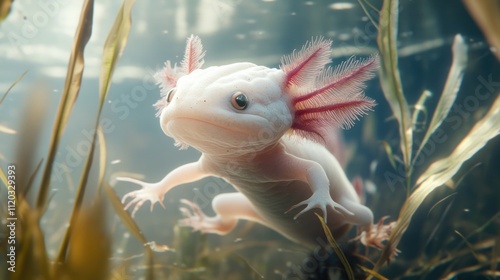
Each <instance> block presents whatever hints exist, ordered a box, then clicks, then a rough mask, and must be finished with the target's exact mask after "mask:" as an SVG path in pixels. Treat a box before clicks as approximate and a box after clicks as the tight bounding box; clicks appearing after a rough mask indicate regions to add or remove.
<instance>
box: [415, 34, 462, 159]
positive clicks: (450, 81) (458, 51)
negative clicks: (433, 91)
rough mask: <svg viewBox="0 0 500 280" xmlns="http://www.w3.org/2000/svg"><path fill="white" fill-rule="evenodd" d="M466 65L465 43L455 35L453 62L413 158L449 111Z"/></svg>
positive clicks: (460, 37)
mask: <svg viewBox="0 0 500 280" xmlns="http://www.w3.org/2000/svg"><path fill="white" fill-rule="evenodd" d="M466 66H467V45H465V42H464V39H463V37H462V36H460V35H456V36H455V39H454V40H453V62H452V64H451V67H450V71H449V72H448V78H447V79H446V84H445V86H444V89H443V93H441V98H439V102H438V104H437V106H436V109H435V110H434V114H433V116H432V119H431V122H430V124H429V127H428V128H427V132H426V133H425V136H424V138H423V139H422V143H421V144H420V147H419V148H418V151H417V153H416V154H415V158H416V157H417V156H418V155H419V154H420V152H421V151H422V149H423V148H424V146H425V144H426V143H427V141H428V140H429V138H430V137H431V135H432V134H433V133H434V131H436V129H437V128H438V127H439V126H440V125H441V123H442V122H443V120H444V119H445V118H446V116H447V115H448V113H449V112H450V109H451V105H453V103H454V102H455V99H456V97H457V93H458V90H459V89H460V85H461V84H462V78H463V76H464V70H465V67H466Z"/></svg>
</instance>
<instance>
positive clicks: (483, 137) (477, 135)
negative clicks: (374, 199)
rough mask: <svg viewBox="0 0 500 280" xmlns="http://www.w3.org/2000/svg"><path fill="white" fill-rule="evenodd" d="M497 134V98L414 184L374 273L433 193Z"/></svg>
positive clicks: (499, 129)
mask: <svg viewBox="0 0 500 280" xmlns="http://www.w3.org/2000/svg"><path fill="white" fill-rule="evenodd" d="M499 133H500V96H498V97H497V98H496V100H495V101H494V102H493V105H492V106H491V108H490V110H489V111H488V113H487V114H486V115H485V116H484V117H483V118H482V119H481V120H479V121H478V122H477V123H476V124H475V125H474V126H473V127H472V129H471V130H470V131H469V133H468V134H467V135H466V136H465V137H464V138H463V139H462V141H460V143H459V144H458V145H457V147H456V148H455V149H454V150H453V152H452V153H451V154H450V155H449V156H447V157H446V158H442V159H440V160H437V161H435V162H434V163H432V164H431V165H430V166H429V167H428V168H427V170H425V171H424V173H423V174H422V175H420V177H419V178H418V180H417V184H419V186H418V187H417V188H416V189H415V191H414V192H413V193H412V195H411V196H410V197H409V198H408V199H407V200H406V202H405V203H404V205H403V207H402V208H401V211H400V213H399V218H398V221H397V223H396V227H395V228H394V229H393V231H392V233H391V236H390V238H389V240H388V242H387V244H386V247H385V248H384V250H383V252H382V255H381V257H380V259H379V261H378V262H377V264H376V266H375V268H376V269H375V270H377V268H380V266H381V265H382V264H383V263H384V262H385V260H386V259H388V258H389V257H390V256H391V254H392V252H393V251H394V250H395V249H396V247H397V245H398V243H399V240H400V239H401V237H402V236H403V233H404V232H405V231H406V228H407V227H408V225H409V224H410V220H411V218H412V217H413V214H414V213H415V211H416V210H417V208H418V207H419V206H420V204H421V203H422V202H423V201H424V199H425V198H426V197H427V195H429V194H430V193H431V192H432V191H433V190H434V189H436V188H437V187H439V186H442V185H443V184H445V183H446V182H447V181H448V180H450V179H451V178H452V177H453V176H454V175H455V174H456V173H457V171H458V170H459V169H460V167H461V166H462V164H463V163H464V162H465V161H466V160H468V159H469V158H471V157H472V156H473V155H474V154H475V153H476V152H477V151H479V149H481V148H482V147H483V146H484V145H486V143H487V142H488V141H489V140H490V139H492V138H493V137H495V136H497V135H498V134H499Z"/></svg>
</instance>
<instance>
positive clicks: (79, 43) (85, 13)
mask: <svg viewBox="0 0 500 280" xmlns="http://www.w3.org/2000/svg"><path fill="white" fill-rule="evenodd" d="M93 11H94V1H93V0H86V1H85V3H84V4H83V8H82V13H81V15H80V20H79V22H78V27H77V29H76V34H75V40H74V41H73V47H72V49H71V56H70V60H69V64H68V71H67V74H66V80H65V83H64V89H63V92H62V95H61V101H60V103H59V107H58V109H57V114H56V118H55V121H54V126H53V128H52V133H51V137H50V144H49V151H48V155H47V163H46V165H45V168H44V171H43V176H42V180H41V183H40V190H39V192H38V198H37V202H36V208H37V209H38V210H41V209H43V208H44V207H45V203H46V200H47V194H48V191H49V185H50V177H51V174H52V167H53V166H54V160H55V157H56V152H57V148H58V146H59V140H60V139H61V136H62V134H63V131H64V127H65V126H66V123H67V121H68V118H69V114H70V112H71V110H72V108H73V105H74V103H75V101H76V98H77V96H78V92H79V91H80V85H81V80H82V75H83V68H84V59H83V52H84V49H85V46H86V45H87V42H88V41H89V39H90V35H91V34H92V21H93V20H92V19H93V14H94V12H93Z"/></svg>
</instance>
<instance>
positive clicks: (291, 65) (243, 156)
mask: <svg viewBox="0 0 500 280" xmlns="http://www.w3.org/2000/svg"><path fill="white" fill-rule="evenodd" d="M331 43H332V42H331V41H330V40H326V39H324V38H322V37H319V38H315V39H313V40H312V41H310V42H308V43H306V45H304V46H303V47H302V49H301V50H300V51H294V52H293V53H292V54H291V55H289V56H285V57H283V58H282V60H281V66H280V68H279V69H275V68H268V67H265V66H258V65H255V64H253V63H248V62H241V63H233V64H228V65H223V66H213V67H208V68H206V69H201V66H202V64H203V62H204V60H203V58H204V55H205V52H204V51H203V49H202V44H201V41H200V39H199V38H198V37H197V36H191V37H190V38H189V39H188V40H187V46H186V50H185V54H184V58H183V60H182V62H181V64H180V66H177V65H174V66H172V64H171V63H170V61H167V62H166V63H165V67H164V68H163V69H162V70H160V71H159V72H158V73H156V74H155V78H156V80H157V82H158V83H159V85H160V89H161V92H162V98H161V99H160V100H159V101H158V102H157V104H156V107H157V108H158V115H159V118H160V124H161V128H162V130H163V132H164V133H165V134H166V135H168V136H170V137H172V138H173V139H175V141H176V145H177V146H179V147H180V148H181V149H184V148H187V147H188V146H192V147H194V148H196V149H197V150H198V151H200V152H201V157H200V158H199V159H198V160H197V161H196V162H192V163H188V164H185V165H182V166H180V167H177V168H176V169H174V170H172V171H171V172H170V173H168V174H167V175H166V176H165V177H164V178H163V179H162V180H161V181H159V182H157V183H145V182H142V181H139V180H136V179H133V178H118V180H121V181H129V182H132V183H136V184H138V185H140V186H141V187H142V188H141V189H139V190H135V191H132V192H130V193H127V194H126V195H125V196H124V197H123V203H125V201H126V200H127V199H129V198H131V201H130V202H128V203H127V204H126V206H125V209H128V208H130V207H132V206H134V207H133V211H132V215H134V214H135V212H136V211H137V210H138V209H139V208H140V207H141V206H142V205H143V204H144V203H145V202H146V201H149V202H150V203H151V211H152V210H153V205H154V204H155V203H160V204H161V205H162V206H163V207H164V205H163V202H162V201H163V198H164V195H165V194H166V193H167V192H168V191H169V190H171V189H172V188H174V187H176V186H179V185H181V184H185V183H189V182H194V181H197V180H200V179H202V178H204V177H207V176H216V177H220V178H223V179H224V180H225V181H227V182H228V183H229V184H231V185H232V186H234V188H235V189H236V190H237V192H232V193H222V194H219V195H217V196H216V197H214V199H213V201H212V207H213V209H214V211H215V213H216V215H215V216H213V217H210V216H207V215H205V214H204V213H203V212H202V211H201V209H200V207H199V206H198V205H196V204H195V203H194V202H191V201H189V200H186V199H183V200H181V202H182V205H183V206H182V207H181V209H180V210H181V211H182V213H183V215H184V216H185V218H184V219H182V220H180V221H179V223H180V225H181V226H187V227H191V228H193V229H194V230H198V231H201V232H204V233H215V234H219V235H224V234H227V233H228V232H230V231H231V230H232V229H234V228H235V226H236V224H237V222H238V220H250V221H254V222H257V223H260V224H262V225H265V226H267V227H269V228H272V229H274V230H275V231H277V232H279V233H281V234H282V235H284V236H285V237H287V238H288V239H290V240H292V241H295V242H297V243H300V244H303V245H305V246H309V247H314V246H318V240H319V239H322V240H326V239H325V233H324V229H323V227H322V225H321V223H320V220H319V218H318V217H317V216H316V215H315V214H314V213H316V212H318V213H319V215H321V217H323V219H324V221H325V222H326V224H327V225H328V227H329V229H330V231H331V232H332V233H333V236H334V237H335V238H340V237H342V236H343V235H344V234H345V233H346V232H347V231H348V230H349V228H350V227H351V226H352V225H356V226H360V228H361V231H359V232H360V233H361V235H360V236H361V238H359V239H360V240H361V241H362V242H363V243H364V244H365V245H370V246H374V247H381V246H382V242H383V241H384V240H386V239H387V238H388V236H389V233H390V231H391V228H392V226H391V225H384V224H383V223H381V222H379V223H377V224H374V223H373V214H372V211H371V210H370V209H369V208H368V207H366V206H365V205H363V204H362V203H361V201H360V195H359V191H358V192H357V191H356V190H355V188H354V187H353V185H352V184H351V183H350V181H349V180H348V178H347V177H346V174H345V173H344V170H343V168H342V166H341V165H340V164H339V162H338V160H337V159H336V157H335V156H334V153H335V149H336V147H338V145H335V144H334V143H335V142H336V137H337V135H336V128H349V127H351V126H352V125H353V123H354V121H355V120H357V119H358V117H360V116H361V115H364V114H366V113H367V112H368V111H370V110H371V109H372V108H373V107H374V106H375V102H374V101H373V100H372V99H370V98H368V97H366V96H365V95H364V94H363V90H364V89H365V85H364V83H365V82H366V81H367V80H368V79H370V78H372V77H373V76H374V75H375V71H376V70H377V67H378V58H377V56H376V55H374V56H371V57H369V58H367V59H365V60H356V59H354V58H352V57H351V58H350V59H349V60H347V61H345V62H344V63H342V64H340V65H339V66H337V67H336V68H331V67H327V64H329V63H330V52H331ZM337 152H339V151H337ZM318 238H319V239H318Z"/></svg>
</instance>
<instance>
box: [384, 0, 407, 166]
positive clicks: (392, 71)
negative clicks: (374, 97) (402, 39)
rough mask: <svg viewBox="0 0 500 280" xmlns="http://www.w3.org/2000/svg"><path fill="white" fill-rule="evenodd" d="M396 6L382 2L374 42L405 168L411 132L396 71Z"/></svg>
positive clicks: (389, 0) (387, 0) (395, 0)
mask: <svg viewBox="0 0 500 280" xmlns="http://www.w3.org/2000/svg"><path fill="white" fill-rule="evenodd" d="M398 5H399V1H398V0H385V1H384V4H383V6H382V10H381V11H380V19H379V25H378V26H379V33H378V37H377V42H378V47H379V49H380V56H381V58H382V61H381V66H382V67H381V71H380V83H381V85H382V89H383V92H384V96H385V98H386V99H387V102H388V103H389V105H390V107H391V110H392V113H393V115H394V117H395V118H396V120H397V121H398V124H399V136H400V138H401V139H400V148H401V152H402V154H403V161H404V163H405V167H406V168H407V169H408V168H409V165H410V162H411V147H412V141H413V139H412V138H413V130H412V123H411V114H410V109H409V108H408V103H407V102H406V98H405V96H404V94H403V87H402V83H401V77H400V74H399V68H398V51H397V35H398V15H399V9H398ZM407 175H408V174H407Z"/></svg>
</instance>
